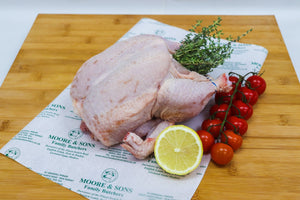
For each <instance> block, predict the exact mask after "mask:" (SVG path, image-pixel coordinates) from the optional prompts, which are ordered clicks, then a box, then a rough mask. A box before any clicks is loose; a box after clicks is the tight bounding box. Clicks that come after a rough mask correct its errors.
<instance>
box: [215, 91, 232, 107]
mask: <svg viewBox="0 0 300 200" xmlns="http://www.w3.org/2000/svg"><path fill="white" fill-rule="evenodd" d="M233 91H234V88H232V89H231V90H230V91H229V92H217V93H216V94H215V102H216V104H222V103H226V104H229V102H230V99H231V96H232V94H233ZM233 100H235V96H234V97H233Z"/></svg>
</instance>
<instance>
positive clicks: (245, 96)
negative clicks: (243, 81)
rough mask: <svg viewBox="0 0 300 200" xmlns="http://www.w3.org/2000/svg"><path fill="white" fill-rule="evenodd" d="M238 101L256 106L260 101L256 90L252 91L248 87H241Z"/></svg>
mask: <svg viewBox="0 0 300 200" xmlns="http://www.w3.org/2000/svg"><path fill="white" fill-rule="evenodd" d="M236 99H239V100H242V101H244V102H246V103H249V104H251V105H254V104H256V102H257V100H258V93H257V92H256V91H255V90H251V89H249V88H247V87H241V88H240V90H239V91H238V92H237V95H236Z"/></svg>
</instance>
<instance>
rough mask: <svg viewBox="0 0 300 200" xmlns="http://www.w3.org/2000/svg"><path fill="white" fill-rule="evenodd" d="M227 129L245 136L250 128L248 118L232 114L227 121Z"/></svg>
mask: <svg viewBox="0 0 300 200" xmlns="http://www.w3.org/2000/svg"><path fill="white" fill-rule="evenodd" d="M225 128H226V130H232V131H234V132H236V133H239V134H240V135H241V136H243V135H244V134H245V133H246V132H247V130H248V123H247V121H246V120H244V119H242V118H239V117H237V116H230V117H228V118H227V121H226V123H225Z"/></svg>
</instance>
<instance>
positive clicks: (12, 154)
mask: <svg viewBox="0 0 300 200" xmlns="http://www.w3.org/2000/svg"><path fill="white" fill-rule="evenodd" d="M5 155H6V156H7V157H9V158H11V159H17V158H18V157H19V156H20V155H21V150H20V149H19V148H17V147H12V148H9V149H7V150H6V151H5Z"/></svg>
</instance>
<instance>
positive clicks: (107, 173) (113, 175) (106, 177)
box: [101, 168, 119, 183]
mask: <svg viewBox="0 0 300 200" xmlns="http://www.w3.org/2000/svg"><path fill="white" fill-rule="evenodd" d="M118 176H119V174H118V172H117V170H115V169H113V168H108V169H106V170H104V171H103V172H102V174H101V178H102V180H103V181H105V182H107V183H112V182H114V181H115V180H117V178H118Z"/></svg>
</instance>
